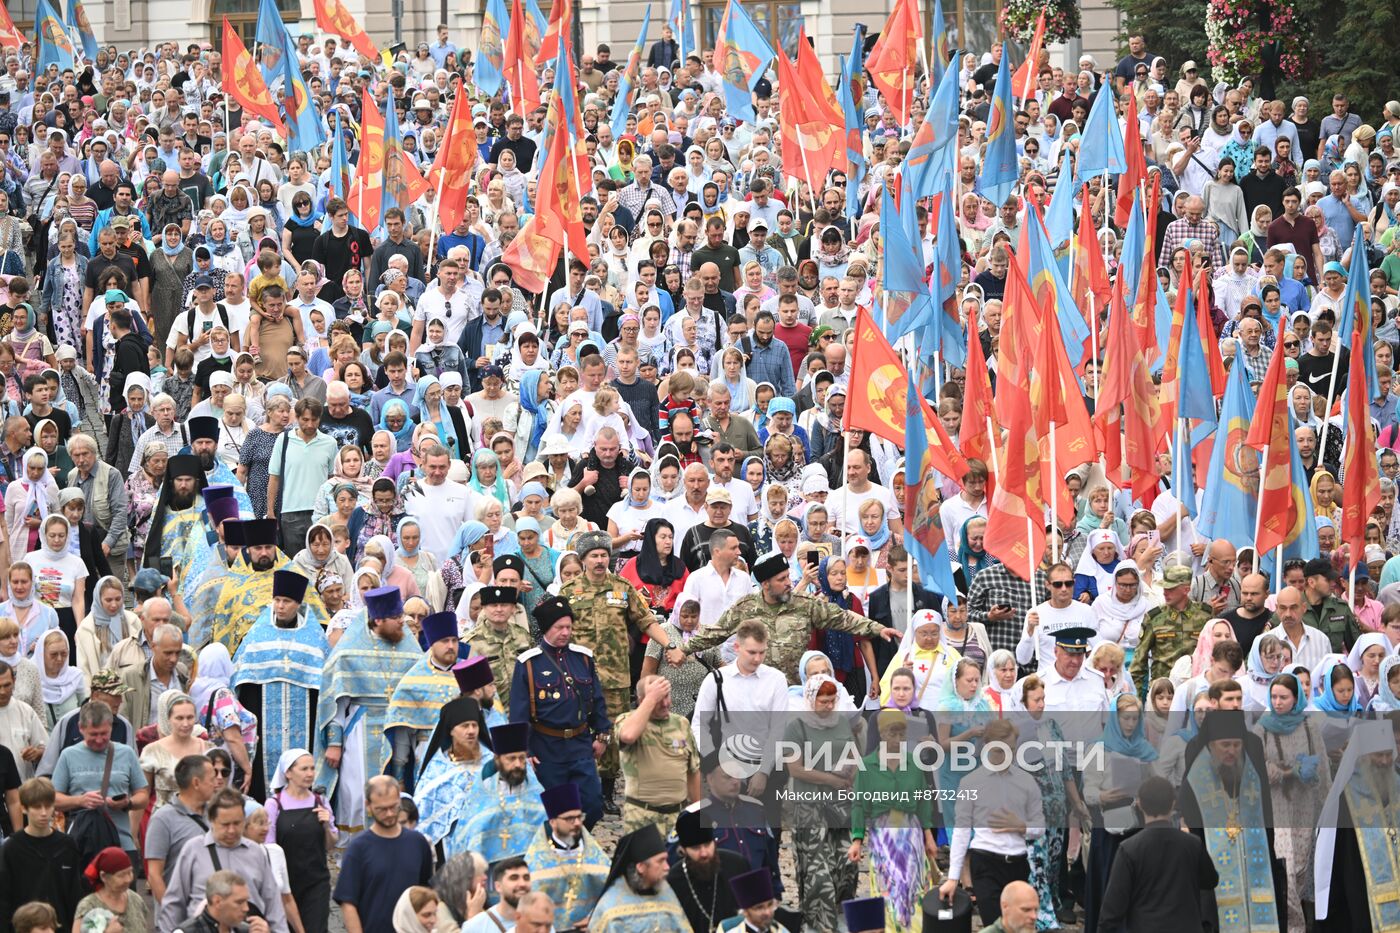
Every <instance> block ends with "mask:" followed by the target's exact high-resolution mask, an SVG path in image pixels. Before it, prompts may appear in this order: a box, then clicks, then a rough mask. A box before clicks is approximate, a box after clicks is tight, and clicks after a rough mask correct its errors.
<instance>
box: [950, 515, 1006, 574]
mask: <svg viewBox="0 0 1400 933" xmlns="http://www.w3.org/2000/svg"><path fill="white" fill-rule="evenodd" d="M986 531H987V520H986V519H985V518H983V517H982V516H980V515H974V516H973V517H972V518H969V519H968V520H967V521H965V522H963V526H962V530H961V531H959V532H958V563H959V564H961V565H962V570H963V579H965V580H966V581H967V585H968V586H971V585H972V578H973V577H975V576H977V574H979V573H980V572H982V571H983V570H986V569H987V568H988V567H990V566H992V565H993V564H998V563H1001V562H1000V561H999V560H997V559H996V558H995V557H993V556H992V555H991V554H989V553H987V549H986V548H984V547H983V546H982V542H983V540H984V536H985V535H986Z"/></svg>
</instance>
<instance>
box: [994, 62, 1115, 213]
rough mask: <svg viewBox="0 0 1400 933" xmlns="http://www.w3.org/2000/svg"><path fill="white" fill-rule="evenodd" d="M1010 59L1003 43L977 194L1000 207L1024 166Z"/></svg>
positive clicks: (1014, 185)
mask: <svg viewBox="0 0 1400 933" xmlns="http://www.w3.org/2000/svg"><path fill="white" fill-rule="evenodd" d="M1010 60H1011V53H1010V52H1009V51H1008V50H1007V47H1006V43H1005V42H1003V43H1002V44H1001V64H1000V65H998V66H997V83H996V87H995V88H994V89H993V94H992V107H991V111H990V112H989V113H988V114H987V149H986V154H985V155H984V156H983V157H982V171H981V172H980V173H978V175H977V193H978V194H980V195H982V197H984V198H986V199H987V200H988V201H991V202H992V203H993V204H995V205H997V206H998V207H1000V206H1001V205H1002V204H1004V203H1005V202H1006V199H1007V198H1009V197H1011V192H1012V191H1014V190H1015V189H1016V181H1017V179H1018V178H1020V177H1021V163H1020V159H1019V158H1018V157H1017V155H1016V133H1015V132H1014V130H1013V129H1012V126H1011V116H1012V114H1013V113H1015V110H1014V109H1012V106H1011V71H1010V69H1009V68H1008V67H1007V65H1008V62H1009V61H1010ZM1119 148H1120V149H1121V148H1122V147H1121V146H1120V147H1119Z"/></svg>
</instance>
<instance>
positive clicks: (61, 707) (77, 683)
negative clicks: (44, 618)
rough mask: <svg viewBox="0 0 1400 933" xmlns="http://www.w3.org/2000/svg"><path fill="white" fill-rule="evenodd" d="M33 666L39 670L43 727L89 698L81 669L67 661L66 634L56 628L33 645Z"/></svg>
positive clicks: (52, 725) (50, 726) (51, 723)
mask: <svg viewBox="0 0 1400 933" xmlns="http://www.w3.org/2000/svg"><path fill="white" fill-rule="evenodd" d="M32 660H33V662H34V666H35V667H36V668H38V671H39V689H40V692H41V694H42V697H43V704H42V705H43V709H41V710H40V711H39V714H40V717H41V718H42V719H43V720H44V726H45V728H48V729H52V728H53V727H54V723H56V722H58V720H59V719H61V718H63V717H64V716H66V715H67V714H68V713H71V712H72V711H73V710H75V709H77V708H78V707H79V706H82V705H83V702H84V701H85V700H87V698H88V687H87V679H86V678H84V677H83V672H82V671H80V670H78V669H77V668H76V667H73V666H72V665H70V664H69V663H68V637H67V636H66V635H64V634H63V632H61V631H59V630H58V629H56V628H55V629H49V630H48V631H47V632H45V633H44V636H43V637H42V638H40V639H39V640H38V641H37V642H35V644H34V657H33V658H32Z"/></svg>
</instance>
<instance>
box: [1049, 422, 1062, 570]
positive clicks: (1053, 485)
mask: <svg viewBox="0 0 1400 933" xmlns="http://www.w3.org/2000/svg"><path fill="white" fill-rule="evenodd" d="M1055 461H1056V456H1055V419H1054V418H1051V419H1050V529H1051V538H1050V553H1051V557H1052V559H1053V560H1054V562H1055V563H1057V564H1058V563H1059V562H1060V537H1059V535H1058V534H1056V532H1058V531H1059V530H1060V496H1059V493H1058V492H1057V489H1058V487H1059V483H1060V471H1059V469H1058V468H1057V467H1056V466H1055Z"/></svg>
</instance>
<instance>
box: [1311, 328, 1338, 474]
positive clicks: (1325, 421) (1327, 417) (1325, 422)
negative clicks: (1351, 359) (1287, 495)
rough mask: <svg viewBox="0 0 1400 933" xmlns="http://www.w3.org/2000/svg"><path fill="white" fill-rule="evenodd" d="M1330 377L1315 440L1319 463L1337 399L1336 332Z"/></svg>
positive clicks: (1333, 336)
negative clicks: (1318, 432)
mask: <svg viewBox="0 0 1400 933" xmlns="http://www.w3.org/2000/svg"><path fill="white" fill-rule="evenodd" d="M1332 338H1333V341H1334V343H1333V345H1332V376H1331V378H1329V379H1328V380H1327V408H1326V409H1325V410H1324V411H1323V412H1322V433H1321V435H1320V436H1319V437H1318V439H1317V462H1318V463H1321V462H1322V460H1323V455H1324V454H1325V453H1326V452H1327V429H1328V428H1329V427H1330V426H1331V421H1332V403H1333V402H1334V401H1336V397H1337V370H1338V369H1340V368H1341V363H1342V336H1341V334H1340V333H1338V332H1337V331H1335V330H1334V331H1333V332H1332Z"/></svg>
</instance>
